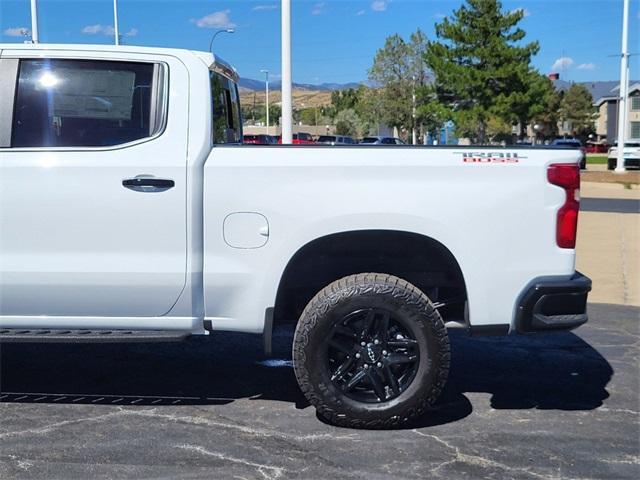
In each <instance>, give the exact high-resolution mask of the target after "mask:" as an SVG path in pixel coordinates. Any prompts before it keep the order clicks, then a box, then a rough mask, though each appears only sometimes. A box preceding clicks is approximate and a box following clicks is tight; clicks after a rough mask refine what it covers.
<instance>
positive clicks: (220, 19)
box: [191, 10, 236, 28]
mask: <svg viewBox="0 0 640 480" xmlns="http://www.w3.org/2000/svg"><path fill="white" fill-rule="evenodd" d="M229 13H231V10H222V11H220V12H213V13H210V14H209V15H205V16H204V17H202V18H192V19H191V21H192V22H193V23H195V24H196V26H197V27H198V28H233V27H235V26H236V24H235V23H233V22H232V21H231V19H230V18H229Z"/></svg>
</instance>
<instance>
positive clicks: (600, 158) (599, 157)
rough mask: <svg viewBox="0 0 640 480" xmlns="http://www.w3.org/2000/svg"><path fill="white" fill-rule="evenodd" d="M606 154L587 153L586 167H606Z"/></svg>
mask: <svg viewBox="0 0 640 480" xmlns="http://www.w3.org/2000/svg"><path fill="white" fill-rule="evenodd" d="M606 164H607V154H606V153H589V154H587V165H606Z"/></svg>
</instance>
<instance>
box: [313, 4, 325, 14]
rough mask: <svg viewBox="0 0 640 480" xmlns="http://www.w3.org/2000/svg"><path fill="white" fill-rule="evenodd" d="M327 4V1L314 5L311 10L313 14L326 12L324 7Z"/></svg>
mask: <svg viewBox="0 0 640 480" xmlns="http://www.w3.org/2000/svg"><path fill="white" fill-rule="evenodd" d="M326 6H327V3H326V2H319V3H316V4H315V5H314V6H313V9H312V10H311V15H322V14H323V13H324V7H326Z"/></svg>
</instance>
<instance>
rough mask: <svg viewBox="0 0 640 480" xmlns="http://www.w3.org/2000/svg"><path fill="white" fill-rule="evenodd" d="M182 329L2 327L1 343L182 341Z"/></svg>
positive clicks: (183, 336) (0, 331) (183, 332)
mask: <svg viewBox="0 0 640 480" xmlns="http://www.w3.org/2000/svg"><path fill="white" fill-rule="evenodd" d="M190 335H191V332H185V331H182V330H68V329H45V328H33V329H27V328H0V343H124V342H141V343H149V342H180V341H182V340H184V339H185V338H187V337H189V336H190Z"/></svg>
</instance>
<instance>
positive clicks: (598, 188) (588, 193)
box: [580, 182, 640, 200]
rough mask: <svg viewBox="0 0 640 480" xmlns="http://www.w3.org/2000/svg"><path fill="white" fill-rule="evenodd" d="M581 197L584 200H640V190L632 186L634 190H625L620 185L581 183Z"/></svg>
mask: <svg viewBox="0 0 640 480" xmlns="http://www.w3.org/2000/svg"><path fill="white" fill-rule="evenodd" d="M580 196H581V197H582V198H622V199H633V200H638V199H640V188H638V186H637V185H632V188H624V185H621V184H619V183H600V182H581V184H580Z"/></svg>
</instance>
